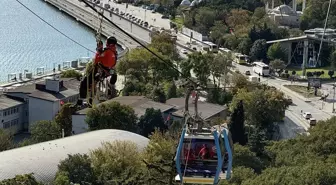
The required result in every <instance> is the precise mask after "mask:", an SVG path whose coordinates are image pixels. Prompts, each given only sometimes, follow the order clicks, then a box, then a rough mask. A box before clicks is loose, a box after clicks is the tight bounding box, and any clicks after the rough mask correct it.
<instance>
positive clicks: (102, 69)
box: [78, 37, 117, 105]
mask: <svg viewBox="0 0 336 185" xmlns="http://www.w3.org/2000/svg"><path fill="white" fill-rule="evenodd" d="M116 45H117V39H116V38H115V37H109V38H107V41H106V47H105V48H104V49H103V43H102V42H101V41H98V42H97V53H96V56H95V59H94V62H93V69H94V70H93V71H91V73H89V74H87V75H86V76H85V77H84V78H83V80H82V81H81V83H80V87H79V96H80V100H79V101H78V105H82V104H83V99H85V98H86V97H87V91H88V88H89V89H90V90H91V91H92V89H91V87H92V86H93V87H95V84H96V83H97V82H99V81H101V80H103V79H105V78H107V77H109V76H110V77H111V78H110V81H109V83H110V86H111V88H115V83H116V82H117V74H116V72H115V70H114V68H115V66H116V63H117V50H116ZM92 73H93V74H92ZM92 76H94V77H93V78H91V77H92ZM92 81H93V82H92ZM109 91H110V92H111V90H109ZM93 96H94V95H91V97H93ZM90 103H91V102H90Z"/></svg>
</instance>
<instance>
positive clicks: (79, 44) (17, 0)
mask: <svg viewBox="0 0 336 185" xmlns="http://www.w3.org/2000/svg"><path fill="white" fill-rule="evenodd" d="M15 1H16V2H18V3H19V4H20V5H21V6H23V7H24V8H26V9H27V10H28V11H30V12H31V13H32V14H34V15H35V16H36V17H37V18H39V19H40V20H41V21H43V22H44V23H46V24H47V25H49V26H50V27H51V28H53V29H54V30H56V31H57V32H58V33H60V34H62V35H63V36H64V37H66V38H67V39H69V40H71V41H72V42H74V43H75V44H77V45H78V46H80V47H82V48H84V49H86V50H87V51H90V52H92V53H95V52H94V51H92V50H91V49H89V48H87V47H85V46H84V45H82V44H81V43H79V42H77V41H75V40H74V39H72V38H71V37H69V36H68V35H66V34H65V33H63V32H61V31H60V30H59V29H57V28H56V27H54V26H53V25H51V24H50V23H49V22H47V21H46V20H44V19H43V18H42V17H40V16H39V15H37V14H36V13H35V12H34V11H33V10H31V9H30V8H28V7H27V6H26V5H24V4H23V3H21V2H20V1H19V0H15Z"/></svg>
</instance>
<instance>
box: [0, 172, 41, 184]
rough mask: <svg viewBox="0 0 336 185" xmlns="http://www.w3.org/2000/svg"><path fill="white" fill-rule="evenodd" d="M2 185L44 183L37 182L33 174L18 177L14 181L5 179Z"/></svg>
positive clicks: (0, 182)
mask: <svg viewBox="0 0 336 185" xmlns="http://www.w3.org/2000/svg"><path fill="white" fill-rule="evenodd" d="M0 184H1V185H18V184H24V185H42V183H39V182H37V181H36V179H35V177H34V176H33V174H25V175H17V176H15V178H12V179H5V180H2V181H0Z"/></svg>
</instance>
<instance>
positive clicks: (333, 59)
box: [329, 50, 336, 70]
mask: <svg viewBox="0 0 336 185" xmlns="http://www.w3.org/2000/svg"><path fill="white" fill-rule="evenodd" d="M329 63H330V65H331V68H332V70H335V67H336V50H335V51H334V52H332V53H331V54H330V57H329Z"/></svg>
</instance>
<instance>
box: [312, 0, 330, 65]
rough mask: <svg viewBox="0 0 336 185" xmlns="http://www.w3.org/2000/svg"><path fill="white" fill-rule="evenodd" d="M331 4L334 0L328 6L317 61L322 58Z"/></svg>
mask: <svg viewBox="0 0 336 185" xmlns="http://www.w3.org/2000/svg"><path fill="white" fill-rule="evenodd" d="M331 4H332V0H330V1H329V7H328V11H327V16H326V20H325V22H324V28H323V35H322V39H321V43H320V48H319V52H318V55H317V59H316V62H318V61H319V59H320V54H321V50H322V44H323V39H324V35H325V32H326V29H327V24H328V18H329V13H330V7H331ZM305 67H306V66H305Z"/></svg>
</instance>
